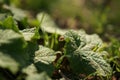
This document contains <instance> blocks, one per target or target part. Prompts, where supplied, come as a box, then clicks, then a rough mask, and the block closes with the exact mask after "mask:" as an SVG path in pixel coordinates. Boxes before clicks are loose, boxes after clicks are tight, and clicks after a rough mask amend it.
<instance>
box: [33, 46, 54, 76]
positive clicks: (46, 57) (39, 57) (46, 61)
mask: <svg viewBox="0 0 120 80" xmlns="http://www.w3.org/2000/svg"><path fill="white" fill-rule="evenodd" d="M55 59H56V53H55V52H54V51H53V50H51V49H49V48H47V47H43V46H39V50H38V51H36V52H35V57H34V62H35V65H36V67H37V68H38V71H46V72H47V73H48V75H51V74H52V72H53V70H54V66H53V65H52V62H53V61H55Z"/></svg>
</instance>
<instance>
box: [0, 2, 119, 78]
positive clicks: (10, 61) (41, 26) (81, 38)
mask: <svg viewBox="0 0 120 80" xmlns="http://www.w3.org/2000/svg"><path fill="white" fill-rule="evenodd" d="M21 1H24V0H21ZM30 1H31V2H30V3H29V1H28V0H26V1H25V3H26V4H29V5H30V4H32V1H33V0H30ZM40 1H41V2H38V3H41V4H42V3H44V4H45V5H46V2H45V1H42V0H40ZM11 2H12V0H10V1H9V0H1V2H0V4H1V5H0V80H57V79H58V80H111V79H113V77H115V78H116V79H117V78H118V77H119V76H117V75H116V73H119V72H120V53H119V52H120V43H119V41H118V40H116V39H113V38H111V40H112V42H111V43H110V44H109V45H106V44H107V43H104V42H103V41H102V39H101V38H100V37H99V36H98V35H97V34H91V35H88V34H86V33H85V31H84V30H79V29H77V30H73V29H72V30H69V29H61V28H59V27H58V26H57V25H56V23H55V22H54V20H53V19H52V18H51V16H50V15H49V14H47V13H46V12H40V13H37V14H36V13H35V14H36V15H33V14H32V17H31V16H30V15H31V14H30V12H29V11H26V10H22V9H19V8H16V7H13V6H10V4H11ZM14 2H15V0H13V3H14ZM15 3H16V2H15ZM6 4H8V5H6ZM51 4H52V2H51ZM19 6H22V5H19ZM31 6H33V5H30V6H28V7H31ZM50 6H51V5H49V7H50ZM28 7H26V9H28ZM38 7H41V8H42V7H44V6H39V5H36V6H34V7H33V9H34V8H35V9H37V8H38ZM45 9H46V10H47V9H48V7H46V8H45ZM28 15H29V16H28ZM34 16H36V17H34Z"/></svg>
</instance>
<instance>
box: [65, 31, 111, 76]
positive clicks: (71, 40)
mask: <svg viewBox="0 0 120 80" xmlns="http://www.w3.org/2000/svg"><path fill="white" fill-rule="evenodd" d="M64 38H65V41H66V43H65V47H64V53H65V55H66V56H67V57H68V59H69V61H70V66H71V68H72V69H73V71H74V72H76V73H82V74H87V75H89V74H92V73H94V74H95V73H97V75H101V76H108V75H111V71H112V70H111V67H110V65H109V64H108V63H107V62H106V61H105V60H104V59H103V57H102V56H101V53H102V52H100V51H99V49H100V48H101V45H102V41H101V39H100V38H99V37H98V36H97V35H87V34H85V33H83V32H75V31H68V32H67V33H66V34H65V35H64Z"/></svg>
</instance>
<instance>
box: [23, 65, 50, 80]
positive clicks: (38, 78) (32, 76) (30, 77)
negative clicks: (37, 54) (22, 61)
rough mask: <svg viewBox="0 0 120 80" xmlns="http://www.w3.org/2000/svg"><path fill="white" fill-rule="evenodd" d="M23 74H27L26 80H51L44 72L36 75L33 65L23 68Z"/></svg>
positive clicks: (36, 71)
mask: <svg viewBox="0 0 120 80" xmlns="http://www.w3.org/2000/svg"><path fill="white" fill-rule="evenodd" d="M23 72H24V73H26V74H27V77H26V80H51V79H50V78H49V76H48V75H47V74H46V72H40V73H38V70H37V68H36V67H35V65H34V64H31V65H29V66H28V67H26V68H24V69H23Z"/></svg>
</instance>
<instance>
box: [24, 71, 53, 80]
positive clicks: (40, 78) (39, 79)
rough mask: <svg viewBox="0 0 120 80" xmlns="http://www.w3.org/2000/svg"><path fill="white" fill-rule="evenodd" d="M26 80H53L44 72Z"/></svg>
mask: <svg viewBox="0 0 120 80" xmlns="http://www.w3.org/2000/svg"><path fill="white" fill-rule="evenodd" d="M26 80H52V79H51V78H50V77H49V76H48V75H47V74H46V72H42V73H40V74H33V75H31V76H28V77H27V78H26Z"/></svg>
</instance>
